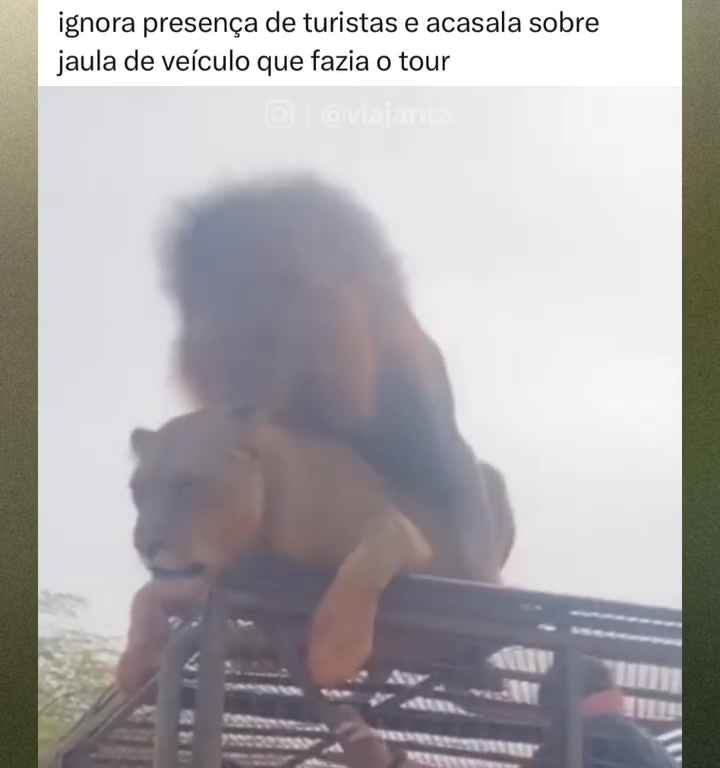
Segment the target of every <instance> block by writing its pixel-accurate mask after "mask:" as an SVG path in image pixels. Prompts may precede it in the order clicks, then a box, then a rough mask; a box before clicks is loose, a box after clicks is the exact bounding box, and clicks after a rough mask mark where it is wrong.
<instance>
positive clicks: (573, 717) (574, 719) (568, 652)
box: [560, 646, 583, 768]
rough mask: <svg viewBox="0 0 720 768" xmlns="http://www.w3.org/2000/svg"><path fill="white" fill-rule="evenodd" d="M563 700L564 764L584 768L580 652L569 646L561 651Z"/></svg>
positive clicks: (571, 767)
mask: <svg viewBox="0 0 720 768" xmlns="http://www.w3.org/2000/svg"><path fill="white" fill-rule="evenodd" d="M561 654H562V655H561V659H560V661H561V664H562V669H563V675H562V678H563V679H562V688H563V691H562V694H563V695H562V700H563V707H562V709H563V715H562V721H561V722H563V724H564V734H563V735H564V738H563V752H564V755H563V756H564V760H563V765H564V767H565V768H583V732H582V728H583V724H582V717H581V716H580V698H581V680H580V676H581V674H582V669H581V664H580V653H579V652H578V651H577V650H576V649H575V648H573V647H572V646H568V647H566V648H564V649H563V650H562V651H561Z"/></svg>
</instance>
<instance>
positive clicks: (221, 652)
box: [192, 590, 227, 768]
mask: <svg viewBox="0 0 720 768" xmlns="http://www.w3.org/2000/svg"><path fill="white" fill-rule="evenodd" d="M226 625H227V615H226V610H225V604H224V600H223V596H222V595H221V594H220V592H219V591H217V590H214V591H213V592H211V593H210V596H209V598H208V602H207V606H206V609H205V616H204V617H203V621H202V624H201V626H202V634H201V638H200V656H199V659H198V691H197V698H196V701H195V720H194V723H195V733H194V738H193V749H192V766H193V768H220V766H221V763H222V731H223V710H224V705H225V658H226V645H227V632H226Z"/></svg>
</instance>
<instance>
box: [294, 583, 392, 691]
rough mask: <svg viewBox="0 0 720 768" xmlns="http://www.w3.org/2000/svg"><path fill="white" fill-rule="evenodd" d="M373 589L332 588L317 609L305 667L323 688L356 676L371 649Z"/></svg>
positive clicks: (375, 598)
mask: <svg viewBox="0 0 720 768" xmlns="http://www.w3.org/2000/svg"><path fill="white" fill-rule="evenodd" d="M377 605H378V597H377V594H376V593H375V592H370V591H360V590H358V591H357V592H349V591H347V590H345V591H344V590H336V591H335V590H333V589H332V588H331V589H330V592H329V593H328V594H327V596H326V597H325V599H324V600H323V602H322V604H321V605H320V607H319V608H318V611H317V613H316V614H315V617H314V619H313V623H312V627H311V630H310V645H309V649H308V669H309V672H310V676H311V678H312V680H313V682H314V683H315V684H316V685H319V686H321V687H323V688H329V687H332V686H333V685H338V684H340V683H344V682H346V681H347V680H350V679H352V678H353V677H355V676H356V675H357V674H358V672H359V671H360V670H361V669H362V667H363V665H364V664H365V662H366V661H367V660H368V658H369V656H370V654H371V653H372V648H373V634H374V627H375V614H376V613H377Z"/></svg>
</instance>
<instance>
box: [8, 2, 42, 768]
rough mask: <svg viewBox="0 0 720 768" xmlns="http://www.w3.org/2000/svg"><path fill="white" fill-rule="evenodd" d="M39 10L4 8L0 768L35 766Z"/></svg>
mask: <svg viewBox="0 0 720 768" xmlns="http://www.w3.org/2000/svg"><path fill="white" fill-rule="evenodd" d="M36 19H37V16H36V10H35V4H34V3H30V2H23V1H22V0H6V1H5V2H3V3H1V4H0V52H1V55H2V61H0V105H1V107H2V113H0V126H1V127H0V169H1V170H0V174H1V175H2V184H0V220H1V223H0V238H1V239H2V241H3V242H2V243H1V244H0V409H2V410H1V415H0V521H1V523H2V528H1V529H0V531H1V532H0V575H1V582H0V595H2V597H1V598H0V600H1V602H2V614H1V615H0V640H1V643H2V662H0V713H2V714H1V715H0V765H3V766H13V767H14V766H18V768H22V767H23V766H33V765H36V764H37V757H36V753H37V736H36V733H37V717H36V712H37V701H36V694H35V688H36V686H37V654H36V652H35V649H36V640H37V441H36V435H37V277H36V276H37V107H36V104H37V99H36V94H37V88H36V83H37V69H36V50H37V43H36V29H37V21H36Z"/></svg>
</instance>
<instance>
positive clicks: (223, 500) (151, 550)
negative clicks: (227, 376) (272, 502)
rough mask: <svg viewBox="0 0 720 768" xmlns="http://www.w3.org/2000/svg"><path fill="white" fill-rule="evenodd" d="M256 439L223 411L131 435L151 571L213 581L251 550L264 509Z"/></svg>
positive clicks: (142, 538) (140, 527) (144, 552)
mask: <svg viewBox="0 0 720 768" xmlns="http://www.w3.org/2000/svg"><path fill="white" fill-rule="evenodd" d="M253 435H254V432H253V430H252V429H249V428H247V425H243V424H242V423H241V422H240V419H239V418H238V416H237V415H234V414H232V413H229V412H226V411H223V410H207V411H198V412H195V413H191V414H188V415H186V416H181V417H179V418H177V419H173V420H172V421H170V422H168V423H167V424H166V425H165V426H163V427H162V428H161V429H160V430H158V431H157V432H152V431H150V430H146V429H136V430H135V431H134V432H133V434H132V437H131V444H132V447H133V450H134V453H135V455H136V457H137V459H138V464H137V467H136V469H135V472H134V473H133V476H132V479H131V481H130V488H131V490H132V495H133V500H134V503H135V507H136V508H137V522H136V525H135V532H134V543H135V547H136V549H137V551H138V553H139V554H140V556H141V557H142V559H143V561H144V562H145V563H146V565H147V566H148V567H149V568H150V569H152V570H155V571H171V572H178V573H180V572H185V573H190V572H197V571H205V572H207V573H208V574H211V575H212V574H215V573H217V572H218V571H220V570H222V569H224V568H226V567H227V566H229V565H232V563H233V562H234V561H235V560H237V558H238V557H239V556H240V555H241V554H242V553H243V552H244V551H247V550H248V549H252V547H253V545H255V543H256V541H257V537H258V535H259V528H260V523H261V520H262V507H263V480H262V471H261V467H260V463H259V461H258V454H257V445H256V444H255V442H254V439H253Z"/></svg>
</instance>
